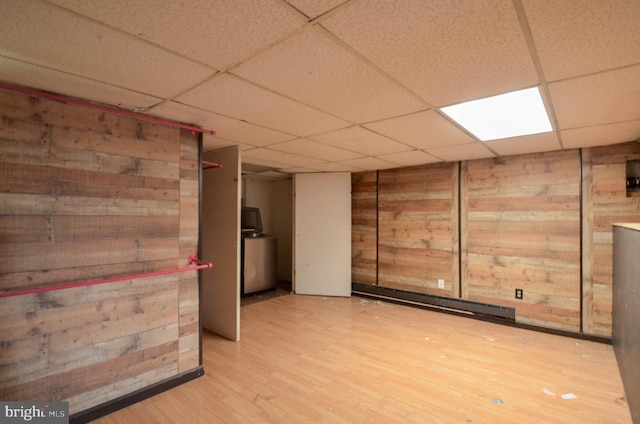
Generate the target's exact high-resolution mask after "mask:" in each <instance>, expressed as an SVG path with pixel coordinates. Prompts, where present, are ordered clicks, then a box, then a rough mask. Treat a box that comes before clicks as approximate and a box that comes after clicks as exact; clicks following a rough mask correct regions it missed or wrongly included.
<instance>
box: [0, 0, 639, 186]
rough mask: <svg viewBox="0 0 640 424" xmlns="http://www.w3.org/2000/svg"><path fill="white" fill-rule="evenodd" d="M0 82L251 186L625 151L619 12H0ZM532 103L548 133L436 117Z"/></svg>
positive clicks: (377, 1) (625, 24) (46, 5)
mask: <svg viewBox="0 0 640 424" xmlns="http://www.w3.org/2000/svg"><path fill="white" fill-rule="evenodd" d="M0 16H2V25H0V81H2V82H5V83H10V84H15V85H22V86H27V87H32V88H37V89H41V90H46V91H52V92H55V93H59V94H64V95H68V96H74V97H80V98H84V99H88V100H91V101H95V102H100V103H106V104H109V105H114V106H118V107H121V108H125V109H129V110H133V111H137V112H142V113H145V114H149V115H153V116H158V117H162V118H165V119H170V120H175V121H179V122H183V123H188V124H195V125H198V126H201V127H203V128H205V129H210V130H213V131H215V132H216V136H209V135H205V136H204V149H205V150H207V151H208V150H216V149H222V148H226V147H229V146H233V145H237V146H240V148H241V150H242V158H243V159H242V160H243V162H244V163H245V164H246V168H247V169H250V170H252V171H250V172H255V173H256V174H264V175H267V176H269V177H274V176H281V177H287V176H289V175H290V174H291V173H299V172H328V171H349V172H359V171H364V170H375V169H386V168H396V167H401V166H412V165H419V164H425V163H433V162H442V161H459V160H470V159H480V158H489V157H496V156H505V155H514V154H526V153H534V152H542V151H554V150H560V149H573V148H578V147H592V146H598V145H606V144H614V143H621V142H626V141H632V140H637V139H638V138H639V137H640V25H638V20H639V19H640V2H639V1H637V0H346V1H345V0H286V1H285V0H226V1H225V0H136V1H128V2H125V1H116V0H49V1H44V0H3V1H1V2H0ZM529 87H538V88H539V89H540V91H541V93H542V96H543V100H544V103H545V106H546V109H547V112H548V114H549V116H550V119H551V123H552V126H553V131H552V132H548V133H543V134H536V135H528V136H522V137H514V138H509V139H501V140H495V141H490V142H481V141H479V140H478V139H477V138H475V137H474V136H472V135H471V134H470V133H469V132H467V131H465V130H464V129H462V128H461V127H459V126H458V125H457V124H456V123H455V122H453V121H451V120H450V119H449V118H448V117H447V116H446V115H444V114H443V113H442V112H441V111H440V108H442V107H444V106H449V105H452V104H455V103H459V102H462V101H467V100H473V99H478V98H483V97H488V96H494V95H498V94H503V93H506V92H510V91H514V90H519V89H524V88H529Z"/></svg>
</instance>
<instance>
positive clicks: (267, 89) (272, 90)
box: [212, 71, 359, 137]
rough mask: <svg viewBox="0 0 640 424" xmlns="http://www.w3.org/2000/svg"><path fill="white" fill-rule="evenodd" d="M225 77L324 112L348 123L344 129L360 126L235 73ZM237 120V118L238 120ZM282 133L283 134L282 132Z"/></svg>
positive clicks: (228, 73) (228, 72) (229, 73)
mask: <svg viewBox="0 0 640 424" xmlns="http://www.w3.org/2000/svg"><path fill="white" fill-rule="evenodd" d="M225 75H229V76H231V77H233V78H237V79H239V80H241V81H244V82H246V83H247V84H251V85H253V86H254V87H258V88H260V89H263V90H266V91H268V92H270V93H271V94H275V95H276V96H279V97H282V98H284V99H287V100H291V101H292V102H295V103H299V104H301V105H304V106H306V107H308V108H310V109H313V110H316V111H318V112H322V113H324V114H325V115H329V116H331V117H332V118H336V119H338V120H340V121H343V122H347V123H348V124H349V125H347V126H346V127H343V128H347V127H349V126H353V125H359V124H358V123H357V122H353V121H350V120H348V119H346V118H345V117H343V116H339V115H336V114H335V113H333V112H328V111H326V110H324V109H321V108H319V107H318V106H315V105H312V104H309V103H306V102H303V101H301V100H299V99H296V98H294V97H291V96H289V95H287V94H285V93H281V92H279V91H276V90H274V89H273V88H270V87H266V86H264V85H262V84H258V83H256V82H254V81H251V80H248V79H246V78H244V77H241V76H239V75H236V74H234V73H233V72H230V71H227V72H226V74H225ZM212 112H213V111H212ZM236 119H237V118H236ZM280 132H282V131H280ZM298 137H306V136H304V135H298Z"/></svg>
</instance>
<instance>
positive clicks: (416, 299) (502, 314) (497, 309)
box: [351, 283, 611, 345]
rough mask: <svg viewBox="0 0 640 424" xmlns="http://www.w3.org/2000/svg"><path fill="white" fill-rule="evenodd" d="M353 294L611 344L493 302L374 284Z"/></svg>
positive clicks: (353, 288)
mask: <svg viewBox="0 0 640 424" xmlns="http://www.w3.org/2000/svg"><path fill="white" fill-rule="evenodd" d="M351 292H352V294H353V295H354V296H360V297H366V298H371V299H381V300H385V301H388V302H392V303H398V304H402V305H408V306H414V307H418V308H422V309H428V310H432V311H437V312H444V313H449V314H454V315H461V316H465V317H469V318H474V319H479V320H482V321H488V322H492V323H496V324H502V325H508V326H511V327H516V328H522V329H525V330H532V331H538V332H541V333H547V334H555V335H559V336H564V337H570V338H574V339H580V340H588V341H593V342H597V343H604V344H609V345H610V344H611V339H610V338H608V337H601V336H594V335H590V334H584V333H581V332H572V331H567V330H559V329H555V328H549V327H542V326H537V325H532V324H525V323H519V322H517V321H516V309H515V308H512V307H507V306H501V305H494V304H490V303H481V302H474V301H471V300H465V299H456V298H449V297H443V296H434V295H429V294H424V293H415V292H410V291H406V290H399V289H394V288H389V287H381V286H374V285H371V284H363V283H351Z"/></svg>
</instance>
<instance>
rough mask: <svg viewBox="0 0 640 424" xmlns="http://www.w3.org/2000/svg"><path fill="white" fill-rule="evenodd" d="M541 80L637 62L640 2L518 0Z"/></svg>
mask: <svg viewBox="0 0 640 424" xmlns="http://www.w3.org/2000/svg"><path fill="white" fill-rule="evenodd" d="M523 5H524V9H525V12H526V15H527V20H528V21H529V26H530V27H531V32H532V35H533V40H534V41H535V44H536V49H537V51H538V55H539V57H540V62H541V64H542V68H543V71H544V74H545V77H546V79H547V81H555V80H559V79H564V78H569V77H574V76H578V75H586V74H590V73H594V72H598V71H603V70H606V69H612V68H618V67H622V66H627V65H631V64H636V63H640V26H639V25H638V18H639V17H640V1H637V0H554V1H540V0H524V1H523Z"/></svg>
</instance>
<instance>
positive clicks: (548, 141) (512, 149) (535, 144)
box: [484, 132, 562, 156]
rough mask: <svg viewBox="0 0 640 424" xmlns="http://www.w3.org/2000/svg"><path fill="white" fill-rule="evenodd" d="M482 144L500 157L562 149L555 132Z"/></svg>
mask: <svg viewBox="0 0 640 424" xmlns="http://www.w3.org/2000/svg"><path fill="white" fill-rule="evenodd" d="M484 144H485V145H487V146H489V148H490V149H492V150H493V151H494V152H496V153H497V154H498V155H500V156H508V155H524V154H528V153H537V152H549V151H553V150H560V149H561V148H562V147H561V146H560V141H559V140H558V135H557V134H556V133H555V132H548V133H542V134H533V135H526V136H522V137H511V138H503V139H501V140H493V141H485V142H484Z"/></svg>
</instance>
